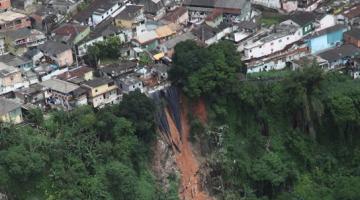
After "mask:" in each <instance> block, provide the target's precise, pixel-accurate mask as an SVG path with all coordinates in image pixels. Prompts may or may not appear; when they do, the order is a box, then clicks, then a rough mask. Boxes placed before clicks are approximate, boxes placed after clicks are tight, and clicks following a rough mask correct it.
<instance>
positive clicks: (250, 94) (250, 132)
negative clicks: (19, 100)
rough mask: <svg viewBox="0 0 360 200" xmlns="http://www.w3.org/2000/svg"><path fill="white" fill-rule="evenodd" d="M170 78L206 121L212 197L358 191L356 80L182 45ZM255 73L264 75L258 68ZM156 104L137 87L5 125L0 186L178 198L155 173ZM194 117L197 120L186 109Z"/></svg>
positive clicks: (223, 47) (254, 199) (335, 196)
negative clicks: (94, 103) (258, 64)
mask: <svg viewBox="0 0 360 200" xmlns="http://www.w3.org/2000/svg"><path fill="white" fill-rule="evenodd" d="M175 51H176V54H175V57H174V59H173V60H174V66H173V68H172V70H171V72H170V76H171V78H172V80H173V81H174V83H176V84H177V85H178V86H179V87H181V88H182V89H183V91H184V93H185V94H186V96H188V98H190V99H191V100H193V99H194V100H195V101H189V102H196V99H198V98H203V99H205V101H206V105H207V112H208V123H207V125H205V126H204V125H203V124H201V123H200V121H199V120H196V119H195V120H192V124H191V125H192V130H191V131H192V136H193V137H192V138H193V140H192V141H193V142H196V143H200V144H201V145H198V146H201V153H202V154H203V155H204V156H205V157H206V158H208V162H207V163H206V164H207V165H206V166H207V167H209V168H210V170H209V171H208V173H207V174H205V175H206V176H205V179H206V184H207V185H208V187H207V188H208V189H209V191H210V193H211V195H213V196H216V197H217V198H218V199H226V200H239V199H242V200H270V199H274V200H319V199H325V200H358V199H360V193H359V192H358V190H359V188H360V135H359V134H358V132H359V131H358V130H359V128H360V82H359V81H356V80H351V79H350V78H349V77H346V76H345V75H342V74H340V73H337V72H334V73H324V72H323V71H322V70H321V69H319V68H318V67H316V66H304V67H303V68H302V69H300V70H298V71H294V72H292V71H285V72H281V73H277V72H272V73H271V74H269V75H271V76H270V77H271V79H262V78H257V77H256V76H257V74H252V75H248V76H247V78H245V75H244V74H245V68H244V66H243V65H242V64H241V60H240V55H239V54H238V53H237V52H236V51H235V47H234V46H233V45H232V44H230V43H227V42H221V43H218V44H216V45H213V46H210V47H209V48H203V47H199V46H197V45H196V44H195V43H194V42H191V41H187V42H183V43H180V44H179V45H177V46H176V48H175ZM259 76H262V77H263V76H264V74H260V75H259ZM155 110H156V108H155V106H154V103H153V102H152V100H150V99H149V98H147V97H146V96H145V95H143V94H140V92H138V91H136V92H134V93H130V94H129V95H125V97H124V99H123V101H122V102H121V103H120V104H119V105H113V106H109V107H106V108H103V109H100V110H93V109H92V108H90V107H81V108H78V109H76V110H74V111H72V112H63V111H54V112H52V113H49V114H46V115H45V116H44V117H43V113H42V112H41V111H39V110H33V111H31V112H30V113H29V114H28V115H27V118H28V120H27V121H28V122H29V124H22V125H19V126H13V125H10V124H1V127H0V192H1V193H5V194H7V195H8V197H9V198H10V199H49V200H50V199H100V200H101V199H110V200H111V199H124V200H125V199H126V200H131V199H136V200H137V199H139V200H141V199H156V200H162V199H164V200H165V199H166V200H169V199H178V194H177V191H178V190H177V188H176V185H177V184H176V183H174V182H175V181H176V180H177V179H176V177H169V179H171V181H173V182H172V183H171V184H170V185H171V188H169V190H168V191H164V190H163V188H162V187H161V186H159V185H157V184H156V181H155V177H154V175H153V174H152V173H151V170H150V160H151V158H152V151H151V146H152V145H153V142H154V140H155V138H156V134H155V130H156V128H155V126H156V125H155V122H154V121H155V120H154V113H155ZM190 117H193V118H194V117H195V116H190Z"/></svg>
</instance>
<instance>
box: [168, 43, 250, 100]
mask: <svg viewBox="0 0 360 200" xmlns="http://www.w3.org/2000/svg"><path fill="white" fill-rule="evenodd" d="M244 71H245V70H244V69H243V65H242V62H241V59H240V55H239V54H238V53H237V52H236V49H235V47H234V45H233V44H231V43H228V42H219V43H218V44H215V45H213V46H210V47H208V48H201V47H199V46H197V45H196V44H195V42H193V41H185V42H182V43H179V44H178V45H177V46H176V47H175V55H174V66H173V68H172V69H171V70H170V72H169V74H170V78H171V79H172V80H173V81H174V82H175V83H178V84H179V85H181V86H183V89H184V91H185V92H186V94H187V95H188V96H190V97H199V96H201V95H210V94H212V93H213V92H215V93H218V94H222V93H226V92H227V91H230V90H231V88H232V87H233V84H234V83H235V81H236V79H237V78H236V75H237V73H239V72H243V73H244Z"/></svg>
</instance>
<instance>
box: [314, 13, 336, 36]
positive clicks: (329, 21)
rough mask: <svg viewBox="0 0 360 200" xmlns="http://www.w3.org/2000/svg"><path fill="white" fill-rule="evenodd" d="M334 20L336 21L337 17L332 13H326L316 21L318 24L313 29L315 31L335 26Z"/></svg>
mask: <svg viewBox="0 0 360 200" xmlns="http://www.w3.org/2000/svg"><path fill="white" fill-rule="evenodd" d="M336 21H337V19H336V17H335V16H334V15H331V14H327V15H325V16H324V17H322V18H321V19H320V20H319V21H318V22H317V25H318V26H317V27H316V29H315V31H316V32H317V31H320V30H323V29H326V28H329V27H331V26H335V25H336Z"/></svg>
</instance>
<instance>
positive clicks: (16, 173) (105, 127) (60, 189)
mask: <svg viewBox="0 0 360 200" xmlns="http://www.w3.org/2000/svg"><path fill="white" fill-rule="evenodd" d="M154 111H155V105H154V103H153V102H152V100H151V99H149V98H148V97H146V96H145V95H144V94H141V93H140V92H138V91H136V92H133V93H131V94H129V95H125V96H124V99H123V101H122V102H121V104H119V105H114V106H109V107H106V108H104V109H100V110H98V111H94V110H93V109H92V108H91V107H86V106H85V107H81V108H78V109H76V110H74V111H72V112H64V111H54V112H52V113H49V114H46V115H45V116H43V114H42V112H41V111H40V110H32V111H31V112H30V113H29V114H28V116H27V118H28V121H29V123H28V124H26V125H25V124H24V125H18V126H14V125H10V124H1V129H0V158H1V159H0V191H1V193H4V194H6V195H7V196H8V198H9V199H48V200H51V199H54V200H55V199H72V200H76V199H79V200H80V199H94V200H99V199H107V200H109V199H124V200H125V199H164V200H165V199H174V198H175V199H176V198H177V188H173V189H172V190H169V191H167V193H165V192H163V190H162V189H161V188H160V187H157V186H156V183H155V177H154V176H153V174H152V172H151V169H150V166H149V164H150V159H151V154H152V153H151V148H150V147H151V145H150V144H152V143H153V141H154V140H155V139H156V134H155V120H154V115H153V113H154Z"/></svg>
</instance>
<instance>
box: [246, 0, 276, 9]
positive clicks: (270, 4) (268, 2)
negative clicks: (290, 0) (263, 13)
mask: <svg viewBox="0 0 360 200" xmlns="http://www.w3.org/2000/svg"><path fill="white" fill-rule="evenodd" d="M251 3H252V4H256V5H261V6H264V7H267V8H273V9H281V1H280V0H251Z"/></svg>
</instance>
